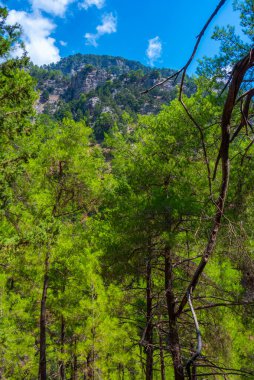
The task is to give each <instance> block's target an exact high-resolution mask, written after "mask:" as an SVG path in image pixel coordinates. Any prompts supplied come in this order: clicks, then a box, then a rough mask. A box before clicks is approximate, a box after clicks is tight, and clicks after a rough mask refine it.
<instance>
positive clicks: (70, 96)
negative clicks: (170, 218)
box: [31, 54, 195, 131]
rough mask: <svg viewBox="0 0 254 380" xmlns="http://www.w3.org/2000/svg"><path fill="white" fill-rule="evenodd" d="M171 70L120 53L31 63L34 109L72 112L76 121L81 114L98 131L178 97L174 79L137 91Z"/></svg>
mask: <svg viewBox="0 0 254 380" xmlns="http://www.w3.org/2000/svg"><path fill="white" fill-rule="evenodd" d="M173 72H174V71H173V70H170V69H151V68H149V67H146V66H144V65H142V64H141V63H139V62H135V61H129V60H127V59H124V58H121V57H111V56H97V55H82V54H76V55H74V56H70V57H66V58H63V59H62V60H61V61H60V62H58V63H57V64H52V65H49V66H44V67H43V68H38V67H37V66H32V67H31V75H32V76H34V77H35V78H36V79H37V80H38V89H39V90H40V92H41V98H40V102H39V104H37V106H36V109H37V112H39V113H42V112H44V113H47V114H50V115H51V116H53V117H55V118H57V119H61V118H63V117H65V116H68V117H69V116H70V115H72V117H73V118H74V119H75V120H81V119H83V118H85V119H86V120H87V122H88V124H89V125H91V126H92V127H94V128H95V129H96V130H97V131H98V130H101V128H103V126H105V125H107V130H108V129H109V128H110V125H112V124H114V123H117V124H118V125H119V124H120V123H121V122H122V121H123V120H124V119H125V117H122V115H123V114H124V113H126V112H127V113H128V114H129V115H130V116H131V117H132V118H133V119H135V118H136V117H137V114H151V113H157V112H159V111H160V109H161V107H162V105H163V104H169V102H170V101H171V100H172V99H174V98H175V97H176V96H177V85H178V84H179V80H180V78H179V79H178V81H177V82H176V83H172V82H167V83H166V84H165V86H164V87H157V88H156V89H155V90H153V91H151V92H149V93H147V94H145V95H141V93H142V91H144V90H146V89H148V88H150V87H151V86H153V85H154V84H155V83H158V81H161V80H163V79H164V78H166V77H167V76H170V75H172V73H173ZM184 89H185V94H186V95H188V96H189V95H191V94H192V93H193V92H194V91H195V85H194V83H193V82H192V81H191V80H190V79H187V82H186V85H185V87H184Z"/></svg>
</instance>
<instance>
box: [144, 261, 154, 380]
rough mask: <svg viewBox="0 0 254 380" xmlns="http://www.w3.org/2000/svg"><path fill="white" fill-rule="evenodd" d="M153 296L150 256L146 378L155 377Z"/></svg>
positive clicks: (147, 298) (147, 268)
mask: <svg viewBox="0 0 254 380" xmlns="http://www.w3.org/2000/svg"><path fill="white" fill-rule="evenodd" d="M152 307H153V296H152V267H151V259H150V258H149V260H148V262H147V265H146V334H145V352H146V380H152V379H153V320H152V319H153V315H152V312H153V309H152Z"/></svg>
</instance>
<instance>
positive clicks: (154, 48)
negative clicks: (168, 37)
mask: <svg viewBox="0 0 254 380" xmlns="http://www.w3.org/2000/svg"><path fill="white" fill-rule="evenodd" d="M161 53H162V43H161V41H160V37H158V36H157V37H154V38H151V39H150V40H149V41H148V48H147V50H146V55H147V57H148V60H149V63H150V65H151V66H153V65H154V62H155V61H157V60H158V59H159V58H160V57H161Z"/></svg>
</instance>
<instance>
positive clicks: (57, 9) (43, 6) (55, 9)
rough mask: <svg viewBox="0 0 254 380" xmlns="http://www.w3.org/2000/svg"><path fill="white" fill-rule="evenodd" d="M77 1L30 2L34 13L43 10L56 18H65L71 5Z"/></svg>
mask: <svg viewBox="0 0 254 380" xmlns="http://www.w3.org/2000/svg"><path fill="white" fill-rule="evenodd" d="M74 1H75V0H30V3H31V4H32V8H33V10H34V11H37V10H41V11H44V12H47V13H49V14H52V15H54V16H64V14H65V12H66V10H67V7H68V5H69V4H71V3H73V2H74Z"/></svg>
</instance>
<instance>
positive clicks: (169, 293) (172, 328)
mask: <svg viewBox="0 0 254 380" xmlns="http://www.w3.org/2000/svg"><path fill="white" fill-rule="evenodd" d="M165 292H166V303H167V311H168V322H169V349H170V353H171V357H172V361H173V367H174V374H175V380H184V368H183V364H182V355H181V346H180V341H179V335H178V328H177V321H176V313H175V295H174V292H173V268H172V262H171V252H170V248H169V247H166V248H165Z"/></svg>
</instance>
